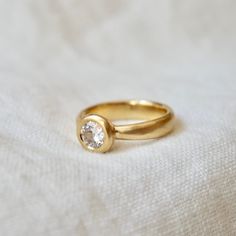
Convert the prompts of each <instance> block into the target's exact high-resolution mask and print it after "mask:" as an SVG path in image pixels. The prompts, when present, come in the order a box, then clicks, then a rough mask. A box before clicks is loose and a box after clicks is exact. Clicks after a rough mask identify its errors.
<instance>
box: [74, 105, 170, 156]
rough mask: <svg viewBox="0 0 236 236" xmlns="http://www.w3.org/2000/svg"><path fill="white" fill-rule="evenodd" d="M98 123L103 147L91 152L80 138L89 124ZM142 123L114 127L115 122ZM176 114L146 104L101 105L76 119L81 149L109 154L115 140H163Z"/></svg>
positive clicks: (165, 106) (166, 108)
mask: <svg viewBox="0 0 236 236" xmlns="http://www.w3.org/2000/svg"><path fill="white" fill-rule="evenodd" d="M89 120H92V121H95V122H97V123H99V124H100V125H101V126H102V128H103V130H104V133H105V142H104V145H103V146H102V147H100V148H98V149H88V148H87V146H86V145H84V143H83V141H82V140H81V137H80V130H81V127H82V126H83V124H85V122H86V121H89ZM119 120H140V121H139V122H137V123H132V124H125V125H123V124H122V125H115V124H114V121H119ZM173 127H174V113H173V111H172V109H171V108H170V107H169V106H167V105H164V104H161V103H156V102H150V101H146V100H139V101H137V100H130V101H117V102H109V103H102V104H98V105H95V106H92V107H89V108H87V109H85V110H84V111H82V112H81V113H80V114H79V116H78V118H77V136H78V139H79V141H80V143H81V144H82V146H83V147H84V148H85V149H87V150H89V151H94V152H107V151H109V150H110V149H111V147H112V144H113V142H114V139H121V140H146V139H156V138H160V137H162V136H164V135H166V134H168V133H170V132H171V131H172V129H173Z"/></svg>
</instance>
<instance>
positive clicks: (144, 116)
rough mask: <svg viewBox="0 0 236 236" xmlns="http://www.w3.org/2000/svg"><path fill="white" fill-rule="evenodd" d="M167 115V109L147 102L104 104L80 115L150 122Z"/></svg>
mask: <svg viewBox="0 0 236 236" xmlns="http://www.w3.org/2000/svg"><path fill="white" fill-rule="evenodd" d="M167 113H168V109H167V108H166V107H164V106H163V105H162V104H158V103H155V105H153V103H148V102H134V103H133V104H132V103H125V102H119V103H104V104H100V105H98V106H94V107H90V108H88V109H87V110H85V111H84V112H83V114H81V115H82V116H85V115H89V114H97V115H101V116H103V117H106V118H107V119H109V120H113V121H117V120H144V121H146V120H150V119H151V120H152V119H158V118H160V117H162V116H163V115H166V114H167Z"/></svg>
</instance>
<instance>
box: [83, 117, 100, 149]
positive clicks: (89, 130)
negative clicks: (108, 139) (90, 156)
mask: <svg viewBox="0 0 236 236" xmlns="http://www.w3.org/2000/svg"><path fill="white" fill-rule="evenodd" d="M80 137H81V140H82V141H83V142H84V143H85V145H86V146H88V147H89V148H92V149H94V148H100V147H101V146H102V145H103V143H104V139H105V134H104V132H103V129H102V127H101V125H99V124H98V123H97V122H95V121H89V122H87V123H86V124H84V125H83V126H82V128H81V131H80Z"/></svg>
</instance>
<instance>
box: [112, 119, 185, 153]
mask: <svg viewBox="0 0 236 236" xmlns="http://www.w3.org/2000/svg"><path fill="white" fill-rule="evenodd" d="M184 130H185V126H184V124H183V122H182V121H181V120H180V119H178V118H177V119H176V121H175V127H174V130H173V131H172V132H171V133H169V134H167V135H166V136H167V137H168V136H175V135H179V134H180V133H182V132H183V131H184ZM160 138H165V136H164V137H160ZM160 138H157V139H152V140H137V141H133V140H125V142H124V140H122V141H121V140H117V141H116V142H115V144H114V146H113V149H112V151H113V153H116V152H117V153H120V152H124V151H127V150H130V149H133V148H135V147H138V146H139V147H140V146H149V145H151V144H153V143H154V142H156V141H157V140H158V139H160Z"/></svg>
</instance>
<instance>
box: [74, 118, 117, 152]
mask: <svg viewBox="0 0 236 236" xmlns="http://www.w3.org/2000/svg"><path fill="white" fill-rule="evenodd" d="M77 122H78V126H77V137H78V139H79V141H80V143H81V145H82V146H83V147H84V148H85V149H86V150H88V151H91V152H98V153H104V152H107V151H109V150H110V149H111V147H112V145H113V143H114V133H115V129H114V126H113V124H111V123H110V122H109V121H108V120H107V119H106V118H104V117H102V116H99V115H87V116H85V117H83V118H82V119H80V120H78V121H77Z"/></svg>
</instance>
